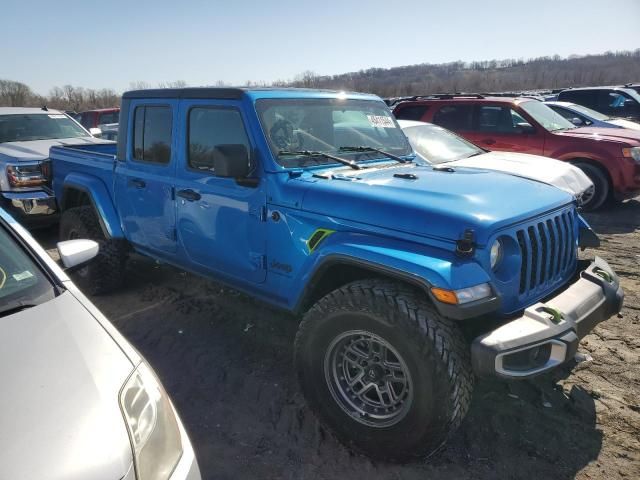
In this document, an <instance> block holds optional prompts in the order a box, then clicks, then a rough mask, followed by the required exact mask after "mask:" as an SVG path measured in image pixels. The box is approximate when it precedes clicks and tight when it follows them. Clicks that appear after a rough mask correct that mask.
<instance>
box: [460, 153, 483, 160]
mask: <svg viewBox="0 0 640 480" xmlns="http://www.w3.org/2000/svg"><path fill="white" fill-rule="evenodd" d="M484 153H487V152H475V153H472V154H471V155H469V156H467V157H464V158H465V159H467V158H471V157H477V156H478V155H482V154H484Z"/></svg>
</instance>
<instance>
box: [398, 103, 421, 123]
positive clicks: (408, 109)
mask: <svg viewBox="0 0 640 480" xmlns="http://www.w3.org/2000/svg"><path fill="white" fill-rule="evenodd" d="M428 109H429V107H428V106H427V105H407V106H405V107H401V108H399V109H398V110H397V111H396V112H395V113H394V115H395V116H396V118H397V119H398V120H422V117H424V114H425V113H426V112H427V110H428Z"/></svg>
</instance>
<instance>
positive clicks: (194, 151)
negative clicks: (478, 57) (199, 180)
mask: <svg viewBox="0 0 640 480" xmlns="http://www.w3.org/2000/svg"><path fill="white" fill-rule="evenodd" d="M226 144H241V145H244V146H245V147H246V148H247V152H250V151H251V147H250V146H249V139H248V138H247V133H246V131H245V129H244V124H243V122H242V117H241V116H240V112H238V111H237V110H235V109H230V108H206V107H203V108H200V107H198V108H192V109H191V110H190V112H189V166H190V167H191V168H194V169H196V170H206V171H210V172H213V171H214V158H215V156H216V155H217V147H218V146H219V145H226Z"/></svg>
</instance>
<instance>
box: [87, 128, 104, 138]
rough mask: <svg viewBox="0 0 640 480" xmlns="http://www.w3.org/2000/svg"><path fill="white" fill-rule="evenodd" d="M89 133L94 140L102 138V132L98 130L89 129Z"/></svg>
mask: <svg viewBox="0 0 640 480" xmlns="http://www.w3.org/2000/svg"><path fill="white" fill-rule="evenodd" d="M89 133H90V134H91V135H93V136H94V137H96V138H100V137H101V136H102V130H100V129H99V128H90V129H89Z"/></svg>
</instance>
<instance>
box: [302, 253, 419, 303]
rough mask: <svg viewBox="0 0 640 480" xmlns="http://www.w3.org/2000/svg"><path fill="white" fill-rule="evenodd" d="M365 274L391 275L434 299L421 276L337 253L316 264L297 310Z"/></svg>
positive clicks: (367, 276)
mask: <svg viewBox="0 0 640 480" xmlns="http://www.w3.org/2000/svg"><path fill="white" fill-rule="evenodd" d="M366 278H388V279H391V280H394V281H397V282H402V283H405V284H407V285H410V286H412V287H413V288H416V289H418V290H421V291H423V292H424V293H426V295H427V296H428V297H429V298H430V299H431V290H430V289H431V283H430V282H428V281H427V280H425V279H424V278H422V277H419V276H417V275H412V274H411V273H409V272H407V271H403V270H400V269H396V268H393V267H389V266H387V265H382V264H379V263H376V262H372V261H370V260H365V259H361V258H354V257H350V256H348V255H340V254H334V255H330V256H327V257H325V258H324V259H323V260H322V262H320V264H319V265H318V266H317V267H316V269H315V270H314V272H313V274H312V275H311V277H310V279H309V281H308V282H307V283H306V285H305V287H304V289H303V290H302V294H301V295H300V298H299V299H298V302H297V303H296V305H295V307H294V311H295V312H296V313H298V314H299V313H302V312H304V311H306V310H307V309H309V307H311V305H313V304H314V303H316V302H317V301H318V300H320V299H321V298H322V297H324V296H325V295H327V294H328V293H330V292H332V291H333V290H336V289H338V288H340V287H342V286H343V285H346V284H348V283H351V282H353V281H356V280H364V279H366Z"/></svg>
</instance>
